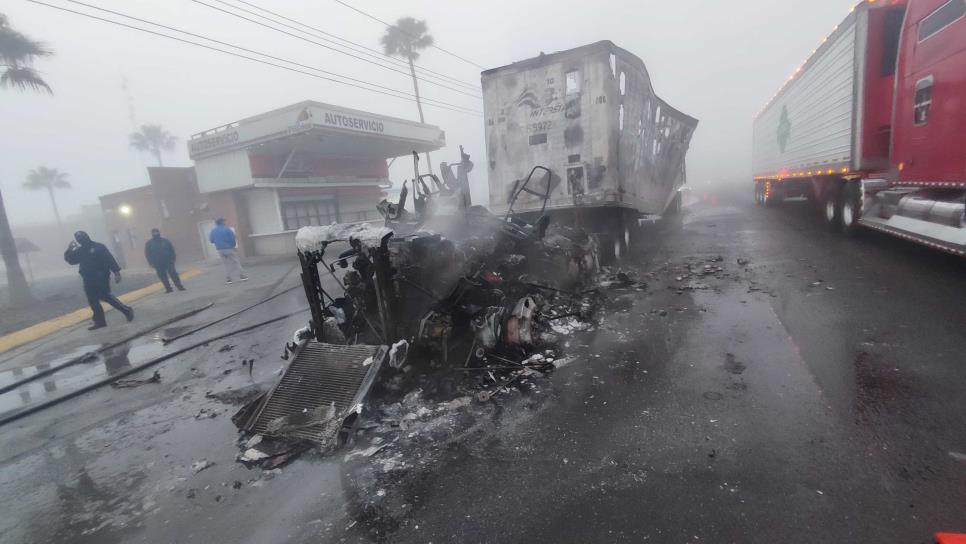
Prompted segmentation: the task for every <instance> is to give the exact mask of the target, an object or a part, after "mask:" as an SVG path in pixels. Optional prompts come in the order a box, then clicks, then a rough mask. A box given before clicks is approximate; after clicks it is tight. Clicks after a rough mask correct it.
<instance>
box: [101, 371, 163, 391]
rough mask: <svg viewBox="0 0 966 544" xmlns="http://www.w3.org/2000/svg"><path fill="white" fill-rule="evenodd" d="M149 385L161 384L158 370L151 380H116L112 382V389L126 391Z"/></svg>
mask: <svg viewBox="0 0 966 544" xmlns="http://www.w3.org/2000/svg"><path fill="white" fill-rule="evenodd" d="M148 383H161V373H160V372H158V371H157V370H155V371H154V374H152V375H151V377H150V378H131V379H128V380H116V381H113V382H111V387H116V388H118V389H124V388H128V387H139V386H142V385H145V384H148Z"/></svg>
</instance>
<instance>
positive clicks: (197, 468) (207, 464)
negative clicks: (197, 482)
mask: <svg viewBox="0 0 966 544" xmlns="http://www.w3.org/2000/svg"><path fill="white" fill-rule="evenodd" d="M213 466H215V463H214V461H209V460H207V459H200V460H198V461H195V462H194V463H191V472H194V473H195V474H197V473H199V472H201V471H202V470H205V469H207V468H211V467H213Z"/></svg>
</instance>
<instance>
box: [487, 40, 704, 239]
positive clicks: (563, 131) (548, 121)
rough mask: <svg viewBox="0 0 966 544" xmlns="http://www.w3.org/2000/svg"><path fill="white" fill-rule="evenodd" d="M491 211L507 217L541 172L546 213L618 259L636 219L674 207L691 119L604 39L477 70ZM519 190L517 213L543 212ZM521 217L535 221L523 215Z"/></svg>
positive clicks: (539, 199)
mask: <svg viewBox="0 0 966 544" xmlns="http://www.w3.org/2000/svg"><path fill="white" fill-rule="evenodd" d="M482 87H483V109H484V117H485V123H486V142H487V156H488V160H489V164H488V172H487V173H488V179H489V189H490V209H491V210H493V211H494V212H495V213H498V214H502V213H504V212H506V210H507V208H508V206H509V205H510V202H511V200H513V198H514V197H515V196H517V195H518V193H519V190H518V189H519V186H520V184H522V183H523V180H525V179H526V178H527V176H528V174H529V173H530V172H531V170H532V168H533V166H534V165H540V166H544V167H546V168H547V169H549V170H548V172H550V173H545V174H544V175H546V176H547V177H548V178H549V179H547V180H546V182H547V183H548V184H549V188H550V194H549V199H548V200H547V201H546V210H545V212H546V213H547V214H548V215H549V216H550V217H551V218H552V220H553V221H554V222H555V223H562V224H568V225H571V226H576V227H580V228H583V229H585V230H587V231H588V232H590V233H593V234H596V235H597V236H598V239H599V241H600V246H601V249H602V254H603V255H604V256H607V255H608V254H612V256H615V257H620V256H621V255H622V254H623V253H624V252H625V251H626V250H627V248H628V246H629V245H630V243H631V238H632V237H633V236H634V234H635V231H636V230H637V229H636V227H637V226H638V224H639V220H640V219H641V218H642V217H646V216H659V215H662V214H666V213H668V212H674V211H676V210H677V209H679V207H680V198H681V196H680V189H681V188H682V186H683V185H684V183H685V181H686V175H685V154H686V153H687V151H688V146H689V145H690V141H691V135H692V134H693V132H694V129H695V127H696V126H697V120H695V119H694V118H692V117H689V116H688V115H685V114H683V113H681V112H680V111H678V110H676V109H674V108H672V107H671V106H669V105H668V104H667V103H666V102H664V101H663V100H661V99H660V98H658V97H657V95H655V94H654V89H653V87H652V86H651V79H650V76H649V75H648V73H647V69H646V68H645V66H644V63H643V62H642V61H641V59H639V58H637V57H636V56H634V55H633V54H631V53H630V52H628V51H625V50H624V49H621V48H619V47H617V46H615V45H614V44H613V43H611V42H609V41H601V42H597V43H594V44H590V45H586V46H583V47H578V48H576V49H571V50H567V51H561V52H557V53H552V54H546V55H545V54H541V55H540V56H538V57H534V58H531V59H527V60H523V61H520V62H515V63H513V64H511V65H508V66H504V67H501V68H494V69H491V70H486V71H484V72H483V73H482ZM543 204H544V198H543V195H537V194H533V193H532V192H524V193H520V194H519V198H518V199H517V200H516V202H514V212H515V213H517V214H520V213H521V212H522V216H523V217H527V218H528V219H530V220H533V219H535V218H536V216H538V215H540V214H541V208H542V207H543ZM527 214H530V215H533V216H534V217H528V216H527Z"/></svg>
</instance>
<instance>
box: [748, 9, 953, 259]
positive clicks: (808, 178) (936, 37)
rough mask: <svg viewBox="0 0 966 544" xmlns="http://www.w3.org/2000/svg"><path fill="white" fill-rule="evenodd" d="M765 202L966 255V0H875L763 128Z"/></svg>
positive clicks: (835, 37)
mask: <svg viewBox="0 0 966 544" xmlns="http://www.w3.org/2000/svg"><path fill="white" fill-rule="evenodd" d="M752 148H753V152H752V155H753V159H752V163H753V172H754V179H755V199H756V202H757V203H758V204H760V205H771V204H774V203H777V202H780V201H782V200H784V199H785V198H790V197H807V198H809V199H810V200H812V201H814V202H815V203H816V204H817V205H819V206H820V207H821V209H822V210H824V215H825V219H826V221H828V223H829V225H830V226H831V227H832V228H833V229H835V230H844V231H846V232H849V233H852V232H855V231H856V230H857V229H860V228H872V229H877V230H881V231H885V232H888V233H890V234H893V235H896V236H900V237H902V238H906V239H910V240H914V241H916V242H919V243H922V244H926V245H929V246H932V247H935V248H937V249H942V250H944V251H948V252H950V253H954V254H957V255H966V223H964V217H963V215H964V207H966V202H964V199H966V0H866V1H864V2H862V3H860V4H859V5H857V6H856V7H855V8H853V9H852V12H851V13H850V14H849V16H848V17H846V19H845V20H844V21H843V22H842V23H840V24H839V25H838V26H837V27H835V29H834V30H833V32H832V34H831V35H829V36H828V37H827V38H826V39H825V40H823V41H822V44H821V45H820V46H819V47H818V48H817V49H816V50H815V51H814V52H813V53H812V55H811V56H810V57H809V58H808V60H806V61H805V63H804V64H803V65H802V66H800V67H799V68H798V69H797V70H796V71H795V73H794V74H792V76H791V77H789V78H788V80H787V81H786V82H785V85H784V86H783V87H782V88H781V90H779V91H778V93H777V94H776V95H775V96H774V97H773V98H772V99H771V100H770V101H769V102H768V104H767V105H766V106H765V107H764V108H763V109H762V111H761V112H760V113H759V114H758V116H757V117H756V118H755V121H754V135H753V146H752Z"/></svg>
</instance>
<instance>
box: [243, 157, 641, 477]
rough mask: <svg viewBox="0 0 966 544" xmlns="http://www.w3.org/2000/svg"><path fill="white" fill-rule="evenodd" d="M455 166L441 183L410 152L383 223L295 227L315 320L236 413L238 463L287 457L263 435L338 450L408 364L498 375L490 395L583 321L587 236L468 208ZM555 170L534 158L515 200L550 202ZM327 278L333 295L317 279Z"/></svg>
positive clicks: (590, 307) (536, 365) (542, 221)
mask: <svg viewBox="0 0 966 544" xmlns="http://www.w3.org/2000/svg"><path fill="white" fill-rule="evenodd" d="M414 160H416V161H418V159H414ZM454 166H456V167H457V170H458V171H457V173H456V174H452V175H451V173H450V172H449V167H446V166H445V163H444V167H443V168H444V172H445V173H444V175H443V179H439V178H438V177H436V176H435V175H432V174H428V175H427V174H424V175H420V174H419V172H418V162H417V168H416V176H415V177H414V179H413V180H412V181H411V183H410V182H407V183H406V184H404V185H403V189H402V192H401V194H400V198H399V201H398V202H396V203H391V202H389V201H386V200H384V201H382V202H381V203H380V204H379V206H378V209H379V210H380V211H381V212H382V214H383V216H384V218H385V221H384V223H383V224H382V225H375V224H371V223H359V224H333V225H328V226H321V227H303V228H302V229H300V230H299V231H298V234H297V237H296V244H297V248H298V257H299V262H300V264H301V270H302V274H301V279H302V283H303V286H304V289H305V295H306V298H307V300H308V303H309V308H310V311H311V320H310V322H309V325H308V326H307V327H305V328H303V329H301V330H299V331H298V332H297V333H296V334H295V338H294V339H293V342H292V343H290V344H288V345H287V346H286V352H285V358H287V359H289V364H288V367H287V368H286V369H285V370H284V373H283V374H282V376H281V378H280V380H279V381H278V382H277V384H276V385H275V386H274V387H273V388H272V389H271V390H269V391H268V392H266V393H265V394H263V395H261V396H259V397H258V398H256V399H255V400H254V401H252V402H251V403H249V404H248V405H246V406H245V407H243V408H242V409H241V410H240V411H239V412H238V413H237V414H236V415H235V417H234V418H233V420H234V421H235V423H236V425H237V426H238V427H239V429H240V430H241V431H242V432H243V433H244V436H243V440H247V441H246V442H244V443H245V444H246V446H253V448H252V449H248V448H247V447H246V451H245V452H244V453H243V454H242V455H241V456H240V460H242V461H243V462H251V463H261V462H262V461H265V460H268V461H270V462H274V463H277V462H278V461H279V460H280V459H281V460H283V459H285V458H286V455H273V453H272V451H269V450H270V449H271V448H268V449H265V447H264V446H256V445H257V444H258V443H259V442H261V444H263V445H264V444H267V443H269V442H272V440H271V439H275V440H276V441H277V440H282V441H287V442H289V443H292V442H293V441H298V442H301V443H302V444H308V445H315V446H317V447H321V448H322V449H323V450H331V449H333V448H335V447H337V446H339V445H340V444H342V443H343V442H344V441H345V439H346V438H348V437H350V436H351V435H352V431H353V428H354V426H355V425H356V424H357V423H358V420H359V418H360V416H361V415H362V413H363V409H364V407H365V405H366V400H367V397H368V396H369V395H370V394H374V393H375V392H376V391H378V390H380V389H384V387H383V386H384V385H385V384H387V383H390V382H392V383H395V384H397V387H396V390H397V391H400V392H401V393H403V394H405V393H406V392H407V391H406V385H405V379H404V378H403V377H402V374H404V373H406V372H409V371H411V370H414V369H415V370H416V371H417V372H423V373H430V374H432V373H438V374H447V373H449V374H457V375H464V376H466V375H471V374H477V375H478V374H481V373H483V374H485V375H487V376H489V377H490V378H492V380H491V381H492V382H493V383H492V384H489V385H491V386H488V387H487V389H479V390H477V391H475V395H476V396H477V398H478V399H479V400H480V401H486V400H488V399H489V398H490V396H491V395H492V394H494V393H495V392H497V391H499V390H500V389H501V388H503V387H506V386H509V385H510V384H512V383H513V382H514V381H515V380H517V379H519V378H520V377H522V376H532V375H534V374H539V375H542V374H543V373H545V372H547V371H549V370H551V369H552V368H553V361H554V356H555V355H557V349H558V348H557V345H558V343H559V341H560V340H561V336H566V335H567V334H568V333H569V332H570V331H571V330H573V329H574V328H578V329H580V328H586V327H589V324H588V323H589V321H590V320H591V319H592V318H593V314H594V311H595V308H596V307H597V305H598V303H597V302H598V301H597V299H598V298H599V297H600V293H599V289H598V288H596V282H597V279H598V277H599V276H600V273H601V268H600V265H599V263H598V258H597V244H596V241H595V239H594V237H592V236H588V235H587V234H586V233H584V232H582V231H580V230H579V229H574V228H572V227H567V226H562V225H554V224H552V223H551V222H550V221H549V218H548V217H546V216H541V217H540V218H539V219H537V220H536V221H535V222H533V223H527V222H524V221H522V220H520V219H519V218H517V217H515V215H514V214H513V211H512V210H513V203H512V202H511V203H510V207H509V211H508V212H507V213H506V214H505V215H504V216H502V217H501V216H496V215H493V214H492V213H490V212H489V211H488V210H486V209H485V208H483V207H480V206H472V205H471V203H470V198H469V189H468V183H467V176H466V174H467V173H468V172H469V170H470V169H471V168H472V163H471V162H469V156H467V155H465V154H464V155H463V156H462V160H461V162H460V163H459V164H458V165H454ZM555 179H556V176H555V174H554V173H553V172H551V171H550V170H549V169H547V168H543V167H537V168H534V169H533V170H532V171H531V173H530V175H529V176H528V177H527V179H525V180H521V181H520V182H519V184H518V189H517V190H516V191H515V194H514V198H516V197H519V196H520V195H524V196H525V197H529V198H543V199H544V200H546V197H547V195H548V194H549V189H548V187H552V184H553V183H554V180H555ZM409 186H412V187H413V188H414V190H413V193H414V198H413V205H414V206H413V207H414V209H413V210H411V211H410V210H408V209H407V207H406V206H407V194H408V191H407V189H408V187H409ZM346 244H348V247H347V248H346ZM624 279H625V280H626V279H627V278H626V276H624ZM333 284H334V285H336V286H338V290H339V291H341V293H331V292H330V290H328V289H327V288H326V287H324V285H333ZM399 384H402V385H401V386H400V385H399ZM463 392H464V393H465V392H466V391H465V389H464V390H463ZM249 437H254V438H249ZM262 437H264V438H266V440H265V441H262ZM308 445H306V447H309V446H308ZM259 448H261V449H259ZM284 451H285V452H286V453H290V452H291V451H292V450H291V448H289V449H285V450H284ZM273 460H274V461H273ZM269 466H271V465H269Z"/></svg>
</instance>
